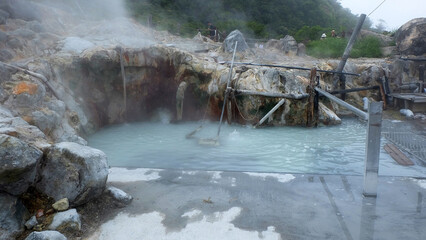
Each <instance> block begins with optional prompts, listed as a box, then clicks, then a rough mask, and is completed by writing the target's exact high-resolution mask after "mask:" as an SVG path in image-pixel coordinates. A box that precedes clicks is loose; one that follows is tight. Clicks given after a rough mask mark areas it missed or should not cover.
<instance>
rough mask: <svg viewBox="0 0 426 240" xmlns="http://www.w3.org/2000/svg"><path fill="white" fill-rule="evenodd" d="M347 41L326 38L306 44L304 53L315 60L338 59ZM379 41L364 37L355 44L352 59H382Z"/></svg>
mask: <svg viewBox="0 0 426 240" xmlns="http://www.w3.org/2000/svg"><path fill="white" fill-rule="evenodd" d="M347 44H348V40H347V39H344V38H326V39H324V40H316V41H311V42H309V43H308V44H307V49H306V53H307V54H308V55H310V56H313V57H317V58H338V57H341V56H342V55H343V52H344V51H345V48H346V45H347ZM380 47H381V46H380V40H379V39H377V38H375V37H366V38H363V39H360V40H358V41H357V42H355V45H354V46H353V48H352V51H351V55H350V56H351V57H352V58H360V57H371V58H378V57H382V53H381V50H380Z"/></svg>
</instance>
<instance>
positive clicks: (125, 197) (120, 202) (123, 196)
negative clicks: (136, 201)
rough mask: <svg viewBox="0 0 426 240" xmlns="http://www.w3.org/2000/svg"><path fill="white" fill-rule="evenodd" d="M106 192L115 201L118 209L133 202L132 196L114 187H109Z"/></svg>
mask: <svg viewBox="0 0 426 240" xmlns="http://www.w3.org/2000/svg"><path fill="white" fill-rule="evenodd" d="M105 192H106V193H107V194H108V195H109V196H110V197H112V198H113V199H114V204H115V205H117V206H118V207H125V206H126V205H129V204H130V203H131V202H132V200H133V197H132V196H130V195H129V194H127V193H126V192H124V191H123V190H121V189H118V188H116V187H113V186H108V187H107V189H106V190H105Z"/></svg>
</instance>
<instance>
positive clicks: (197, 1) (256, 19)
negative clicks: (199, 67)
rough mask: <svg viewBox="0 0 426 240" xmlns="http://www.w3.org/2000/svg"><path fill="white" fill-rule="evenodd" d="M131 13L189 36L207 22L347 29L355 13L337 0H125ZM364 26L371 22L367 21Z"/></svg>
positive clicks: (252, 29)
mask: <svg viewBox="0 0 426 240" xmlns="http://www.w3.org/2000/svg"><path fill="white" fill-rule="evenodd" d="M125 1H126V4H127V8H128V10H129V12H130V14H131V15H132V16H133V17H135V18H136V19H138V20H139V21H141V22H143V23H147V22H148V21H151V20H148V19H152V21H151V24H152V25H153V26H154V27H156V28H157V29H161V30H168V31H169V32H171V33H175V34H181V35H187V36H191V35H194V34H195V33H196V32H197V29H201V30H203V29H205V28H206V25H207V23H208V22H212V23H213V24H214V25H215V26H217V28H218V30H219V31H223V32H228V33H229V32H230V31H232V30H234V29H240V30H241V31H242V32H244V33H245V34H247V35H248V36H250V37H255V38H280V37H284V36H285V35H287V34H295V33H296V32H297V31H298V30H299V29H301V28H302V27H304V26H320V27H322V28H330V29H336V30H337V31H339V32H341V31H347V30H350V29H351V28H353V26H354V25H355V24H356V21H357V16H356V15H353V14H352V13H351V12H350V10H349V9H345V8H343V7H342V6H341V5H340V3H339V2H337V1H336V0H215V1H208V0H125ZM365 26H366V27H369V26H371V22H370V21H368V20H367V21H366V23H365Z"/></svg>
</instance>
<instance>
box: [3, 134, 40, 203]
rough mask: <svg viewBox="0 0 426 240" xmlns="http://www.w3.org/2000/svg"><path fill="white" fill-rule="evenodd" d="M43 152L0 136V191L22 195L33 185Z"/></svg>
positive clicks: (17, 140) (13, 139) (13, 138)
mask: <svg viewBox="0 0 426 240" xmlns="http://www.w3.org/2000/svg"><path fill="white" fill-rule="evenodd" d="M42 156H43V152H42V151H40V150H38V149H36V148H34V147H31V146H30V145H28V144H27V143H25V142H22V141H21V140H19V139H18V138H15V137H12V136H8V135H5V134H1V135H0V190H1V191H5V192H7V193H10V194H12V195H19V194H22V193H24V192H25V191H26V190H27V189H28V187H29V186H30V185H32V184H33V183H34V180H35V176H36V165H37V163H38V161H39V160H40V159H41V158H42Z"/></svg>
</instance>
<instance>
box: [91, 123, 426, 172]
mask: <svg viewBox="0 0 426 240" xmlns="http://www.w3.org/2000/svg"><path fill="white" fill-rule="evenodd" d="M200 124H201V123H200V122H185V123H179V124H170V123H168V122H167V121H156V122H138V123H129V124H123V125H116V126H109V127H107V128H104V129H102V130H101V131H99V132H97V133H96V134H94V135H92V136H90V137H89V139H88V141H89V145H90V146H91V147H94V148H98V149H100V150H102V151H104V152H105V153H106V154H107V156H108V161H109V165H110V166H113V167H145V168H167V169H185V170H221V171H253V172H286V173H316V174H344V175H362V174H363V170H364V156H365V140H366V124H365V123H362V122H359V121H358V120H356V119H344V120H343V122H342V124H341V125H338V126H331V127H318V128H301V127H269V128H258V129H255V128H252V127H247V126H242V125H234V124H233V125H227V124H225V125H223V126H222V129H221V135H220V138H219V146H206V145H200V144H199V143H198V140H197V139H186V138H185V136H186V135H187V134H188V133H190V132H192V131H193V130H195V129H196V128H198V127H199V126H200ZM217 128H218V123H217V122H208V123H205V124H203V128H202V129H201V130H200V131H199V132H197V133H196V134H195V135H194V136H195V137H198V138H214V137H215V136H216V134H217ZM385 143H386V140H385V139H383V138H382V145H384V144H385ZM379 171H380V172H379V174H380V175H392V176H424V175H425V174H426V170H425V168H423V167H420V166H411V167H403V166H399V165H398V164H396V163H395V162H394V161H393V159H391V157H390V156H389V155H388V154H387V153H386V152H385V151H384V150H383V148H381V153H380V168H379Z"/></svg>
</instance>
